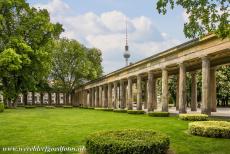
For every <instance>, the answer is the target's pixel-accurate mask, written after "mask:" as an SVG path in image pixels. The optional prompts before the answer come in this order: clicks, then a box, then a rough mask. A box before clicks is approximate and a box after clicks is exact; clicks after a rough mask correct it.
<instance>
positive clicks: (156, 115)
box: [148, 112, 169, 117]
mask: <svg viewBox="0 0 230 154" xmlns="http://www.w3.org/2000/svg"><path fill="white" fill-rule="evenodd" d="M148 115H149V116H151V117H169V112H149V113H148Z"/></svg>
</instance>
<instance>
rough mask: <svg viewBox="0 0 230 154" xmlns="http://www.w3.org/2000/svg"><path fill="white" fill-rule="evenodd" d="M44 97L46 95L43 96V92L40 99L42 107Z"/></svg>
mask: <svg viewBox="0 0 230 154" xmlns="http://www.w3.org/2000/svg"><path fill="white" fill-rule="evenodd" d="M43 96H44V94H43V92H41V93H40V99H41V100H40V103H41V105H43Z"/></svg>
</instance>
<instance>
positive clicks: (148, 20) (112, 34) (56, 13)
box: [27, 0, 187, 74]
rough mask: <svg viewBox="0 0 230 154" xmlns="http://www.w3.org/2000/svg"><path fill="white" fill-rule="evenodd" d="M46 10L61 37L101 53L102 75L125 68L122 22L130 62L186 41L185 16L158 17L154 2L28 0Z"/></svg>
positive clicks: (179, 12)
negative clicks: (58, 28)
mask: <svg viewBox="0 0 230 154" xmlns="http://www.w3.org/2000/svg"><path fill="white" fill-rule="evenodd" d="M27 2H28V3H29V4H30V5H31V6H33V7H36V8H41V9H43V8H45V9H47V10H48V11H49V13H50V16H51V21H52V22H54V23H55V22H59V23H61V24H62V25H63V27H64V29H65V31H64V32H63V33H62V34H61V37H66V38H69V39H76V40H78V41H79V42H81V43H82V44H84V45H85V46H87V47H89V48H91V47H95V48H98V49H100V50H101V51H102V58H103V62H102V66H103V71H104V74H107V73H110V72H112V71H115V70H117V69H120V68H122V67H124V66H125V59H124V58H123V53H124V46H125V25H126V24H125V21H127V25H128V26H127V27H128V44H129V51H130V53H131V57H130V59H129V62H132V63H135V62H137V61H139V60H142V59H144V58H147V57H149V56H152V55H154V54H156V53H159V52H162V51H164V50H166V49H168V48H171V47H174V46H176V45H179V44H181V43H183V42H185V41H187V39H186V38H185V37H184V33H183V26H184V23H185V22H186V21H187V15H186V13H185V11H184V10H183V9H182V8H179V7H176V8H175V9H174V10H169V11H168V14H167V15H165V16H163V15H160V14H159V13H158V12H157V10H156V0H27Z"/></svg>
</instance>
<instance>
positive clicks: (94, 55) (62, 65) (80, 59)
mask: <svg viewBox="0 0 230 154" xmlns="http://www.w3.org/2000/svg"><path fill="white" fill-rule="evenodd" d="M101 61H102V58H101V52H100V50H98V49H96V48H91V49H89V48H86V47H85V46H84V45H82V44H80V43H79V42H77V41H76V40H69V39H60V40H58V41H56V42H55V46H54V48H53V60H52V63H53V68H52V72H51V78H52V79H53V81H54V88H55V89H56V90H61V91H62V92H65V93H66V94H67V103H68V96H69V94H70V93H71V92H73V90H74V89H75V88H76V87H77V86H80V85H81V84H83V83H85V82H86V81H89V80H93V79H96V78H98V77H99V76H101V75H102V66H101Z"/></svg>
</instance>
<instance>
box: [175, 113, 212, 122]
mask: <svg viewBox="0 0 230 154" xmlns="http://www.w3.org/2000/svg"><path fill="white" fill-rule="evenodd" d="M179 119H181V120H187V121H207V120H208V115H206V114H179Z"/></svg>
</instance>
